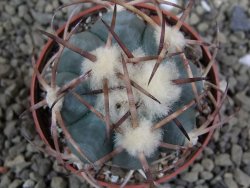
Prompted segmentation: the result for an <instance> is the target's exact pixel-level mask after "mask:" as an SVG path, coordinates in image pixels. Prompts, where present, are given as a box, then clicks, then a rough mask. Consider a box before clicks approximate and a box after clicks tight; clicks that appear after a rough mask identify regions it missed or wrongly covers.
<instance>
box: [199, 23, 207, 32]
mask: <svg viewBox="0 0 250 188" xmlns="http://www.w3.org/2000/svg"><path fill="white" fill-rule="evenodd" d="M208 27H209V26H208V24H207V23H203V22H202V23H200V24H199V25H198V27H197V28H198V30H199V31H200V32H205V31H206V30H207V29H208Z"/></svg>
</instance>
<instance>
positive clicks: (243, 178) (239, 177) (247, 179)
mask: <svg viewBox="0 0 250 188" xmlns="http://www.w3.org/2000/svg"><path fill="white" fill-rule="evenodd" d="M234 178H235V180H236V182H237V183H238V184H240V185H242V186H244V187H249V186H250V176H248V175H247V174H245V173H244V172H243V171H241V170H240V169H239V168H237V169H236V170H235V173H234Z"/></svg>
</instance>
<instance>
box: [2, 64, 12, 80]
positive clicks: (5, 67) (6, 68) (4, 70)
mask: <svg viewBox="0 0 250 188" xmlns="http://www.w3.org/2000/svg"><path fill="white" fill-rule="evenodd" d="M10 72H11V66H10V65H8V64H4V63H0V77H1V78H6V77H7V76H8V75H9V74H10Z"/></svg>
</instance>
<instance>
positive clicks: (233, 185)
mask: <svg viewBox="0 0 250 188" xmlns="http://www.w3.org/2000/svg"><path fill="white" fill-rule="evenodd" d="M224 182H225V184H226V186H227V187H228V188H238V185H237V183H236V182H235V181H234V180H233V177H232V174H231V176H226V177H224Z"/></svg>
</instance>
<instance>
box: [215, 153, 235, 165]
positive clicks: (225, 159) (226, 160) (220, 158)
mask: <svg viewBox="0 0 250 188" xmlns="http://www.w3.org/2000/svg"><path fill="white" fill-rule="evenodd" d="M215 164H216V165H218V166H231V165H232V161H231V159H230V155H229V154H227V153H224V154H219V155H217V156H216V158H215Z"/></svg>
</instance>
